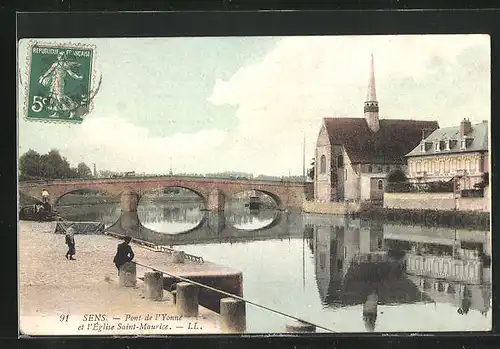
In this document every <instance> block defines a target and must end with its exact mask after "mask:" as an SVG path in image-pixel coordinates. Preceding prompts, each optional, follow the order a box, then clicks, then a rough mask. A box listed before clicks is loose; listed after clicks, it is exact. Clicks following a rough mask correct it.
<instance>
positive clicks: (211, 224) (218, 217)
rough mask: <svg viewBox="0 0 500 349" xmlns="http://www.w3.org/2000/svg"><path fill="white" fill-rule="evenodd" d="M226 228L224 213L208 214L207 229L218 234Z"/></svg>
mask: <svg viewBox="0 0 500 349" xmlns="http://www.w3.org/2000/svg"><path fill="white" fill-rule="evenodd" d="M225 228H226V217H225V216H224V212H222V211H218V212H209V213H208V229H209V230H210V231H212V232H215V233H217V234H219V233H220V232H221V231H223V230H224V229H225Z"/></svg>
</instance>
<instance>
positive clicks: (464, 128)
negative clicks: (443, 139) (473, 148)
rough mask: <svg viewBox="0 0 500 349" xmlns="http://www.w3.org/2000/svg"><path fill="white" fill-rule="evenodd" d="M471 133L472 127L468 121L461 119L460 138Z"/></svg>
mask: <svg viewBox="0 0 500 349" xmlns="http://www.w3.org/2000/svg"><path fill="white" fill-rule="evenodd" d="M470 131H472V125H471V123H470V120H469V119H465V118H464V119H463V120H462V121H461V122H460V137H464V136H467V135H468V134H469V133H470Z"/></svg>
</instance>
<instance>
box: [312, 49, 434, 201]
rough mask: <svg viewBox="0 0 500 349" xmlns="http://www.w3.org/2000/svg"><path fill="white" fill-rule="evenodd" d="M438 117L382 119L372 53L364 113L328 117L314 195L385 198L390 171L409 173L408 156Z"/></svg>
mask: <svg viewBox="0 0 500 349" xmlns="http://www.w3.org/2000/svg"><path fill="white" fill-rule="evenodd" d="M438 128H439V125H438V123H437V121H421V120H396V119H379V105H378V101H377V95H376V89H375V72H374V64H373V55H372V56H371V64H370V72H369V80H368V91H367V95H366V101H365V102H364V118H360V117H358V118H351V117H349V118H345V117H331V118H324V119H323V122H322V125H321V128H320V131H319V135H318V139H317V142H316V149H315V168H314V200H315V201H317V202H341V201H363V200H370V201H372V202H376V201H381V200H383V195H384V189H385V185H386V176H387V174H388V173H389V172H390V171H392V170H395V169H401V170H403V171H404V172H406V159H405V155H406V154H408V153H409V152H410V151H411V150H413V149H414V148H415V147H416V146H417V145H418V144H419V143H420V141H421V140H422V137H424V135H425V134H427V135H428V134H430V133H431V132H433V131H434V130H436V129H438Z"/></svg>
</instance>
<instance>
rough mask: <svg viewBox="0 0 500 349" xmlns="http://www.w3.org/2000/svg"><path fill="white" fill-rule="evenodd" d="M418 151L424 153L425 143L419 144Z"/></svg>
mask: <svg viewBox="0 0 500 349" xmlns="http://www.w3.org/2000/svg"><path fill="white" fill-rule="evenodd" d="M420 151H421V152H422V153H425V143H422V144H420Z"/></svg>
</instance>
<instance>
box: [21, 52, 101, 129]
mask: <svg viewBox="0 0 500 349" xmlns="http://www.w3.org/2000/svg"><path fill="white" fill-rule="evenodd" d="M93 59H94V48H93V47H92V46H86V45H85V46H84V45H42V44H37V43H35V44H32V45H31V47H30V49H29V58H28V62H29V67H28V68H29V70H28V71H29V84H28V93H27V94H26V95H27V98H28V99H27V101H26V111H25V113H26V114H25V116H26V118H27V119H31V120H40V121H59V122H72V123H75V122H76V123H79V122H82V120H83V117H84V115H85V114H87V113H88V112H89V111H90V103H91V101H92V99H93V97H94V96H95V94H96V93H97V91H98V89H99V87H100V83H101V81H100V80H99V83H98V85H97V87H96V89H95V90H94V91H92V80H93Z"/></svg>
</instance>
